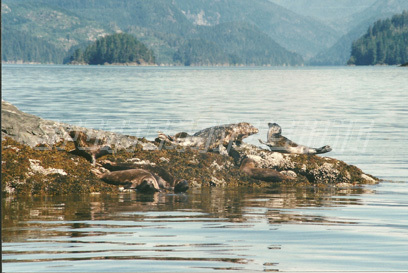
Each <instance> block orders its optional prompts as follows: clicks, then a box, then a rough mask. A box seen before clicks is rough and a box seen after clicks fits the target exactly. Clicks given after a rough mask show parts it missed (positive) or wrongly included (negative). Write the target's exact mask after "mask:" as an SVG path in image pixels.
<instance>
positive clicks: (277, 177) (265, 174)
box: [239, 158, 294, 182]
mask: <svg viewBox="0 0 408 273" xmlns="http://www.w3.org/2000/svg"><path fill="white" fill-rule="evenodd" d="M239 169H240V170H241V171H242V172H244V173H246V174H247V175H249V176H250V177H252V178H255V179H258V180H262V181H266V182H282V181H283V180H293V179H294V178H293V177H290V176H286V175H283V174H281V173H279V172H278V171H275V170H272V169H262V168H256V167H255V161H254V160H252V159H250V158H245V159H244V160H242V163H241V166H240V168H239Z"/></svg>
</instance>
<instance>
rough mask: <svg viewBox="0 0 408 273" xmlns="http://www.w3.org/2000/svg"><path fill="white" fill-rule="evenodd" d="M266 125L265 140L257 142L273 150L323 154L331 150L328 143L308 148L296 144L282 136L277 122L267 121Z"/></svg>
mask: <svg viewBox="0 0 408 273" xmlns="http://www.w3.org/2000/svg"><path fill="white" fill-rule="evenodd" d="M268 126H269V130H268V134H267V142H264V141H262V140H260V139H259V142H260V143H262V144H264V145H266V146H268V147H269V148H270V149H271V151H273V152H280V153H289V154H323V153H327V152H330V151H331V150H332V148H331V147H330V146H329V145H326V146H323V147H321V148H310V147H307V146H304V145H298V144H296V143H295V142H293V141H291V140H290V139H287V138H286V137H284V136H282V128H281V127H280V126H279V125H278V124H276V123H268Z"/></svg>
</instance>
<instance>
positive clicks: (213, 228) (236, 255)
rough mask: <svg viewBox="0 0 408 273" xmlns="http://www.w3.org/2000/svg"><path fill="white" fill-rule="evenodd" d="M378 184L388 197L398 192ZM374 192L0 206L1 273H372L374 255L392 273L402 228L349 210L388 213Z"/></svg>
mask: <svg viewBox="0 0 408 273" xmlns="http://www.w3.org/2000/svg"><path fill="white" fill-rule="evenodd" d="M387 185H388V186H389V187H390V189H389V190H390V191H392V195H393V196H395V193H394V192H393V191H395V190H398V185H399V184H392V183H389V184H387ZM376 187H379V186H372V189H363V188H357V189H352V190H347V191H339V192H334V191H329V190H319V189H296V190H295V189H288V188H281V187H276V188H270V189H268V190H267V191H265V190H264V191H260V190H255V189H248V188H239V189H234V190H226V189H218V188H203V189H195V190H193V191H192V192H190V193H188V194H182V195H174V194H173V195H172V194H162V193H158V194H155V195H142V194H136V193H125V194H121V195H86V196H71V197H69V198H67V197H42V198H41V197H31V198H26V199H18V200H17V199H13V198H5V199H4V200H3V201H2V210H3V219H2V220H3V230H2V241H3V266H4V269H5V271H6V272H12V271H18V272H20V271H30V270H33V268H34V269H35V270H34V271H37V272H38V271H41V272H45V271H52V272H55V271H70V272H73V271H86V272H88V271H150V270H152V271H166V269H169V267H171V268H172V270H175V271H205V270H209V269H236V270H255V271H258V270H260V271H262V270H277V269H280V270H296V269H298V266H303V267H304V268H310V269H316V268H317V269H319V268H320V269H321V268H325V266H329V267H328V269H331V270H339V269H340V270H345V269H347V267H346V265H345V264H342V262H344V261H345V260H348V259H349V255H350V254H351V253H353V255H356V256H359V257H360V258H364V259H365V261H363V263H362V262H361V261H355V262H354V263H351V266H352V268H353V269H355V270H356V269H359V268H367V264H365V263H368V264H369V266H368V268H373V269H377V267H376V266H378V265H377V264H376V259H378V256H379V255H384V253H388V254H387V255H386V256H385V257H384V256H382V263H381V264H382V267H381V268H387V267H388V266H390V265H392V268H395V269H401V268H402V267H403V266H404V262H402V261H403V260H399V259H398V254H397V255H393V254H391V253H389V252H387V249H388V250H390V249H391V248H393V249H395V248H397V249H398V248H400V250H401V251H405V254H406V253H407V252H406V251H407V250H408V247H407V245H408V240H407V239H405V240H401V239H398V236H400V235H401V234H404V233H405V234H406V233H407V228H408V221H407V220H401V221H400V222H399V223H398V222H395V221H394V223H387V224H386V225H385V226H384V224H385V223H379V222H378V221H377V220H375V222H370V221H372V219H370V218H371V216H370V215H369V214H368V215H366V218H367V219H365V218H364V217H361V215H358V213H359V211H361V210H359V209H358V207H362V208H363V207H364V211H365V213H367V212H370V210H373V212H374V211H375V213H381V211H382V210H384V209H389V206H390V205H391V204H375V203H371V201H370V198H373V197H375V196H376V194H375V192H376ZM405 205H406V206H405V207H401V206H399V208H400V209H401V211H399V213H401V212H402V209H406V208H407V207H408V204H407V202H406V203H405ZM350 208H354V209H353V211H355V212H354V213H357V215H353V214H354V213H350V211H348V210H349V209H350ZM373 215H374V214H373ZM390 217H393V216H392V215H390ZM381 226H382V229H379V227H381ZM366 230H370V234H364V232H365V231H366ZM373 231H375V232H373ZM391 231H392V232H393V234H388V232H391ZM394 236H396V238H393V237H394ZM376 240H379V241H376ZM383 240H387V243H386V244H384V241H383ZM404 241H405V242H404ZM403 243H405V245H404V244H403ZM367 244H368V245H367ZM373 244H374V245H373ZM370 245H371V246H372V247H374V248H371V247H370ZM376 246H377V247H378V246H381V247H386V249H384V250H379V249H376V248H375V247H376ZM400 253H403V252H400ZM405 254H400V256H401V255H405ZM368 255H369V256H372V257H368ZM328 258H330V259H331V260H332V261H331V263H330V264H325V261H326V260H327V259H328ZM333 258H335V259H334V261H335V262H334V263H333ZM115 261H116V262H115ZM337 261H338V263H337ZM33 266H34V267H33ZM135 266H136V268H137V270H136V269H135ZM347 266H350V264H348V265H347ZM405 266H406V264H405Z"/></svg>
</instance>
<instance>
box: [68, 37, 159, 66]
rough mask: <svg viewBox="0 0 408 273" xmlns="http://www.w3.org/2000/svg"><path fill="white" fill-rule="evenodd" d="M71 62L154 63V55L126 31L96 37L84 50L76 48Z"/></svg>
mask: <svg viewBox="0 0 408 273" xmlns="http://www.w3.org/2000/svg"><path fill="white" fill-rule="evenodd" d="M70 60H71V63H86V64H105V63H108V64H115V63H122V64H128V63H133V64H154V62H155V60H154V56H153V53H152V51H151V50H149V49H148V48H147V47H146V46H145V45H144V44H142V43H141V42H139V41H138V40H137V39H136V38H135V37H133V36H132V35H129V34H126V33H117V34H113V35H108V36H106V37H103V38H100V39H98V40H97V41H96V42H95V43H93V44H91V45H89V46H88V47H87V48H86V49H85V51H84V52H82V51H81V49H79V48H78V49H76V50H75V51H74V54H73V55H72V56H71V58H70Z"/></svg>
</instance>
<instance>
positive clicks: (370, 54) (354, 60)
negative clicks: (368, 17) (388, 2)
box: [348, 11, 408, 65]
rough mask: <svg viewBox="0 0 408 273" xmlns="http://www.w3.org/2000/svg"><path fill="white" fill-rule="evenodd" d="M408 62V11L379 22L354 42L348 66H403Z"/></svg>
mask: <svg viewBox="0 0 408 273" xmlns="http://www.w3.org/2000/svg"><path fill="white" fill-rule="evenodd" d="M406 62H408V11H404V12H403V13H402V14H398V15H394V16H393V17H392V19H386V20H379V21H377V22H376V23H375V24H374V25H373V26H370V27H369V29H368V31H367V33H366V34H365V35H364V36H363V37H361V38H360V39H358V40H356V41H354V42H353V45H352V50H351V57H350V60H349V61H348V64H355V65H375V64H389V65H394V64H403V63H406Z"/></svg>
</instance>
